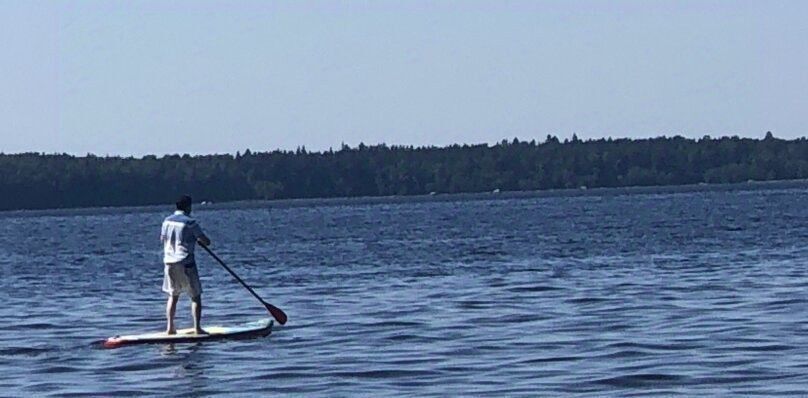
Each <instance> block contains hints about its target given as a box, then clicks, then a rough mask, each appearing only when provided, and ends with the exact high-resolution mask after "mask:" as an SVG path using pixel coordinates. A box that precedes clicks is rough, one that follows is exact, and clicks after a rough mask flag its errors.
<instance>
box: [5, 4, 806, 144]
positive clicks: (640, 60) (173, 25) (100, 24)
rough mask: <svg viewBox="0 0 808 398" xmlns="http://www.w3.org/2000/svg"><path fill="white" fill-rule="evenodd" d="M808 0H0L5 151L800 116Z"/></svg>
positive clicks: (517, 132)
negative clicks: (304, 0) (340, 0)
mask: <svg viewBox="0 0 808 398" xmlns="http://www.w3.org/2000/svg"><path fill="white" fill-rule="evenodd" d="M806 20H808V2H806V1H715V2H712V1H702V0H699V1H676V2H674V1H645V0H643V1H599V0H598V1H523V2H518V1H510V2H509V1H486V2H482V1H467V0H464V1H406V2H405V1H402V2H386V1H347V2H337V1H323V2H298V1H294V2H291V1H289V2H272V1H255V2H251V1H218V2H206V1H187V2H163V1H143V2H130V1H98V2H94V1H78V2H76V1H60V2H38V1H5V0H0V43H2V44H0V91H2V95H0V152H5V153H10V152H21V151H43V152H68V153H74V154H84V153H87V152H92V153H95V154H100V155H104V154H115V155H117V154H121V155H130V154H131V155H137V156H140V155H144V154H148V153H155V154H165V153H225V152H229V153H234V152H235V151H236V150H244V149H245V148H250V149H251V150H253V151H263V150H270V149H275V148H284V149H293V148H295V147H297V146H300V145H305V146H306V147H307V148H309V149H315V150H319V149H327V148H328V147H330V146H333V147H334V148H337V147H339V145H340V143H341V142H345V143H346V144H350V145H356V144H358V143H359V142H360V141H362V142H365V143H366V144H375V143H381V142H386V143H388V144H406V145H446V144H451V143H480V142H489V143H493V142H497V141H500V140H502V139H504V138H508V139H510V138H513V137H519V138H521V139H528V140H529V139H531V138H537V139H543V137H545V136H546V135H547V134H555V135H558V136H560V137H562V138H563V137H569V136H571V135H572V133H573V132H575V133H577V134H578V136H579V137H581V138H591V137H605V136H612V137H651V136H658V135H663V134H664V135H674V134H681V135H685V136H690V137H700V136H702V135H705V134H710V135H713V136H718V135H735V134H737V135H741V136H749V137H762V136H763V134H764V133H765V131H767V130H772V131H773V132H774V133H775V135H776V136H779V137H785V138H794V137H801V136H805V135H808V72H806V71H808V39H807V38H808V23H806Z"/></svg>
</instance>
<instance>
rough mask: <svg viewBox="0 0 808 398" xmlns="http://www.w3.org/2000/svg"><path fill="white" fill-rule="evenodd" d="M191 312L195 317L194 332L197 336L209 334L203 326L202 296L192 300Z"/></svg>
mask: <svg viewBox="0 0 808 398" xmlns="http://www.w3.org/2000/svg"><path fill="white" fill-rule="evenodd" d="M191 312H193V316H194V331H196V334H208V332H206V331H204V330H203V329H202V326H201V322H202V295H201V294H200V295H199V296H196V297H192V298H191Z"/></svg>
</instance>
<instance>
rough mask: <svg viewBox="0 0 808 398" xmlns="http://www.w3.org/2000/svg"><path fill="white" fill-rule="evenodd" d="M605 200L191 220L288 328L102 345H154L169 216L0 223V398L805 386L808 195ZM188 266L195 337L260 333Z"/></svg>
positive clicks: (243, 307)
mask: <svg viewBox="0 0 808 398" xmlns="http://www.w3.org/2000/svg"><path fill="white" fill-rule="evenodd" d="M618 193H619V192H618V191H614V192H612V191H609V190H604V191H598V192H590V193H586V194H584V195H581V194H579V193H576V194H574V195H573V194H569V195H565V194H559V195H553V196H544V197H542V196H531V195H524V196H521V197H510V198H509V197H507V195H499V196H498V195H489V196H487V197H486V196H482V197H481V196H477V197H473V198H465V197H456V198H453V197H451V196H450V197H436V198H435V199H434V200H432V199H423V198H421V199H420V200H409V199H400V200H391V201H388V202H382V203H364V204H363V203H361V202H357V203H343V204H339V203H335V202H325V201H324V202H319V201H307V202H300V204H299V205H284V206H277V205H273V204H271V203H267V204H265V205H256V204H251V205H249V206H248V205H244V206H242V205H227V206H222V207H218V208H217V207H215V206H214V207H198V208H197V209H196V211H195V212H194V215H195V216H196V217H197V219H198V220H199V222H200V223H201V225H202V226H203V228H205V230H206V231H207V232H208V234H209V235H210V237H211V238H212V239H213V241H214V250H215V251H216V252H217V254H219V256H220V257H222V259H224V260H225V262H227V263H228V264H229V265H230V266H231V267H232V268H233V269H234V270H235V271H236V272H237V273H238V274H239V275H240V276H241V277H242V278H244V279H245V280H246V281H247V282H248V283H251V284H252V285H253V286H254V287H255V288H256V290H257V291H258V292H259V294H261V295H262V296H263V297H264V298H265V299H266V300H267V301H269V302H271V303H273V304H275V305H277V306H278V307H280V308H282V309H284V310H285V311H286V312H287V314H288V315H289V322H288V323H287V324H286V326H281V327H276V328H275V329H274V331H273V333H272V335H270V336H269V337H267V338H261V339H255V340H246V341H229V342H211V343H204V344H195V345H189V344H184V345H175V346H170V345H153V346H136V347H125V348H120V349H116V350H103V349H99V348H98V345H97V343H96V342H97V341H98V340H100V339H103V338H105V337H108V336H110V335H113V334H119V333H124V332H141V331H149V330H155V331H157V330H160V329H162V328H164V322H165V319H164V317H165V315H164V302H165V297H164V295H163V293H162V292H161V291H160V286H161V282H162V272H163V266H162V264H161V258H160V247H159V242H158V238H159V232H160V223H161V222H162V219H163V217H165V216H166V215H168V214H169V213H170V212H171V210H172V209H171V208H170V207H169V206H166V207H150V208H137V209H124V210H110V209H103V210H101V209H99V210H72V211H52V212H45V213H42V212H40V213H4V214H0V302H2V306H0V395H2V396H98V395H118V396H126V395H129V396H144V395H155V396H188V397H196V396H204V395H217V396H260V395H270V394H273V395H290V396H329V397H332V396H374V397H380V396H391V397H392V396H460V395H462V396H536V395H544V396H558V395H575V396H592V397H596V396H597V397H599V396H653V395H659V396H671V395H682V396H694V395H708V396H709V395H720V396H728V395H732V396H740V395H744V396H751V395H761V396H774V395H788V396H793V395H805V394H806V393H808V324H807V323H806V319H808V306H806V303H808V300H806V297H808V212H807V211H806V209H808V187H790V188H760V189H751V188H750V189H740V188H739V189H733V190H707V191H700V192H678V193H671V192H662V191H660V192H656V193H655V192H653V190H652V191H651V192H648V190H646V191H645V192H643V193H633V194H618ZM197 256H198V262H199V270H200V274H201V276H202V283H203V287H204V289H205V294H204V296H203V297H204V299H205V302H204V304H205V318H204V322H205V323H206V324H208V325H212V324H234V323H241V322H245V321H251V320H255V319H259V318H263V317H266V316H267V314H266V311H265V310H264V309H263V306H261V305H260V304H258V303H257V302H256V301H255V300H254V299H253V298H252V297H250V296H249V294H248V293H247V292H246V291H245V290H244V289H243V288H242V287H241V286H240V285H238V284H237V283H236V282H235V281H234V280H232V278H231V277H230V275H228V274H227V273H226V271H224V270H223V269H222V268H221V267H220V266H218V265H217V264H216V263H215V262H214V261H213V260H212V259H211V258H209V257H207V255H206V254H205V253H204V252H199V253H197ZM178 320H179V326H182V327H186V326H188V325H190V322H191V321H190V309H189V303H188V300H187V299H186V298H183V299H182V300H181V301H180V305H179V308H178Z"/></svg>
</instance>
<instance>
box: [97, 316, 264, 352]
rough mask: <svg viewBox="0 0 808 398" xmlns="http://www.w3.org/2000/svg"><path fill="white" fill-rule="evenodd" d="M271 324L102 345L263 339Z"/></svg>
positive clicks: (118, 339) (119, 340)
mask: <svg viewBox="0 0 808 398" xmlns="http://www.w3.org/2000/svg"><path fill="white" fill-rule="evenodd" d="M272 324H273V322H272V321H271V320H269V319H262V320H260V321H255V322H249V323H244V324H241V325H235V326H203V328H204V329H205V331H206V332H208V334H196V333H194V329H193V328H190V329H180V330H177V334H166V332H153V333H143V334H130V335H124V336H114V337H110V338H108V339H106V340H104V343H103V345H104V347H105V348H118V347H123V346H126V345H132V344H167V343H168V344H171V343H195V342H200V341H211V340H222V339H243V338H251V337H263V336H266V335H268V334H270V333H271V332H272Z"/></svg>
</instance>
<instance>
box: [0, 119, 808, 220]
mask: <svg viewBox="0 0 808 398" xmlns="http://www.w3.org/2000/svg"><path fill="white" fill-rule="evenodd" d="M803 178H808V140H807V139H805V138H800V139H796V140H781V139H777V138H774V137H773V136H772V134H771V133H768V134H767V135H766V138H764V139H761V140H757V139H746V138H738V137H724V138H719V139H711V138H710V137H704V138H702V139H699V140H693V139H687V138H683V137H678V136H677V137H672V138H666V137H660V138H653V139H614V140H613V139H599V140H589V141H581V140H579V139H578V138H577V137H575V136H573V138H572V139H571V140H565V141H564V142H560V141H559V140H558V139H557V138H556V137H553V136H548V137H547V138H546V139H545V140H544V141H543V142H541V143H538V142H536V141H529V142H526V141H519V140H518V139H513V140H512V141H502V142H501V143H499V144H496V145H493V146H491V145H487V144H482V145H452V146H449V147H443V148H436V147H423V148H414V147H411V146H387V145H376V146H365V145H362V144H360V145H359V146H358V147H356V148H351V147H347V146H343V147H342V148H341V149H340V150H337V151H333V150H329V151H325V152H309V151H306V149H305V148H300V149H298V150H296V151H273V152H251V151H249V150H247V151H245V152H244V153H243V154H241V153H237V154H236V155H235V156H233V155H230V154H225V155H204V156H189V155H182V156H179V155H168V156H163V157H155V156H145V157H143V158H132V157H129V158H122V157H97V156H92V155H88V156H81V157H76V156H72V155H66V154H62V155H59V154H38V153H24V154H11V155H5V154H0V210H9V209H42V208H63V207H85V206H122V205H146V204H159V203H171V202H173V200H174V199H175V197H176V196H177V195H178V194H180V193H189V194H191V195H192V196H193V197H194V199H195V200H197V201H201V200H207V201H215V202H218V201H232V200H246V199H287V198H314V197H351V196H386V195H417V194H428V193H431V192H436V193H458V192H484V191H491V190H494V189H500V190H502V191H509V190H540V189H557V188H579V187H584V186H585V187H590V188H592V187H622V186H637V185H640V186H643V185H644V186H647V185H679V184H695V183H700V182H706V183H731V182H743V181H747V180H756V181H764V180H787V179H803Z"/></svg>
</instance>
